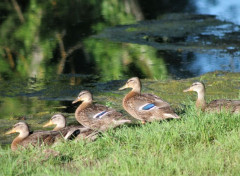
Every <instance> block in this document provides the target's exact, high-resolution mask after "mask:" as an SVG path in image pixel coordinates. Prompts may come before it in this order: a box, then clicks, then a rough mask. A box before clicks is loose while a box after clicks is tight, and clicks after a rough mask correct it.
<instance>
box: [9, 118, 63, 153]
mask: <svg viewBox="0 0 240 176" xmlns="http://www.w3.org/2000/svg"><path fill="white" fill-rule="evenodd" d="M12 133H19V135H18V136H17V137H16V138H15V139H14V140H13V141H12V143H11V150H12V151H15V150H17V149H18V148H19V147H22V148H27V147H29V146H30V145H31V146H34V147H36V146H42V145H43V144H44V145H52V144H54V143H55V141H56V137H57V136H58V135H59V132H57V131H37V132H30V131H29V126H28V124H27V123H26V122H18V123H16V124H15V125H14V126H13V128H12V129H11V130H9V131H7V132H6V133H5V134H6V135H8V134H12Z"/></svg>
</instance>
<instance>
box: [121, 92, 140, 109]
mask: <svg viewBox="0 0 240 176" xmlns="http://www.w3.org/2000/svg"><path fill="white" fill-rule="evenodd" d="M139 94H141V91H140V89H132V90H131V91H130V92H129V93H128V94H127V95H126V96H125V97H124V99H123V106H124V103H125V102H126V101H127V100H128V99H130V98H132V97H133V96H135V95H139Z"/></svg>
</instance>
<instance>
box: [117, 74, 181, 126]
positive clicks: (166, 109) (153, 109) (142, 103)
mask: <svg viewBox="0 0 240 176" xmlns="http://www.w3.org/2000/svg"><path fill="white" fill-rule="evenodd" d="M126 88H131V89H132V90H131V91H130V92H129V93H128V94H127V95H126V96H125V97H124V98H123V101H122V105H123V108H124V109H125V110H126V111H127V112H128V113H129V114H130V115H131V116H133V117H134V118H136V119H138V120H141V122H142V123H143V124H144V123H145V122H151V121H154V120H163V119H169V118H174V119H178V118H180V117H179V116H178V115H177V114H176V113H175V112H174V111H173V109H172V108H171V106H170V104H169V103H167V102H166V101H164V100H162V99H161V98H159V97H157V96H156V95H152V94H142V93H141V82H140V80H139V78H138V77H133V78H130V79H129V80H128V81H127V83H126V84H125V85H124V86H123V87H121V88H120V89H119V90H123V89H126Z"/></svg>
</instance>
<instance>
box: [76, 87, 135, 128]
mask: <svg viewBox="0 0 240 176" xmlns="http://www.w3.org/2000/svg"><path fill="white" fill-rule="evenodd" d="M78 101H82V103H81V104H80V105H79V107H78V108H77V109H76V111H75V118H76V119H77V121H78V122H79V123H80V124H82V125H83V126H85V127H88V128H91V129H93V130H97V131H105V130H107V129H109V128H114V127H117V126H119V125H122V124H124V123H130V122H131V121H130V120H128V119H124V117H123V115H122V114H121V113H119V112H117V111H116V110H114V109H112V108H108V107H106V106H104V105H100V104H93V103H92V95H91V93H90V92H89V91H82V92H80V94H79V96H78V97H77V99H76V100H75V101H73V103H76V102H78Z"/></svg>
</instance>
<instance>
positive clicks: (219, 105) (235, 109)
mask: <svg viewBox="0 0 240 176" xmlns="http://www.w3.org/2000/svg"><path fill="white" fill-rule="evenodd" d="M189 91H195V92H197V94H198V98H197V101H196V107H197V108H198V109H201V110H202V111H216V112H221V110H223V109H225V110H230V112H232V113H239V112H240V101H239V100H225V99H219V100H213V101H211V102H210V103H208V104H207V103H206V101H205V85H204V84H203V83H201V82H194V83H193V84H192V85H191V86H190V87H189V88H188V89H186V90H184V91H183V92H189Z"/></svg>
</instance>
